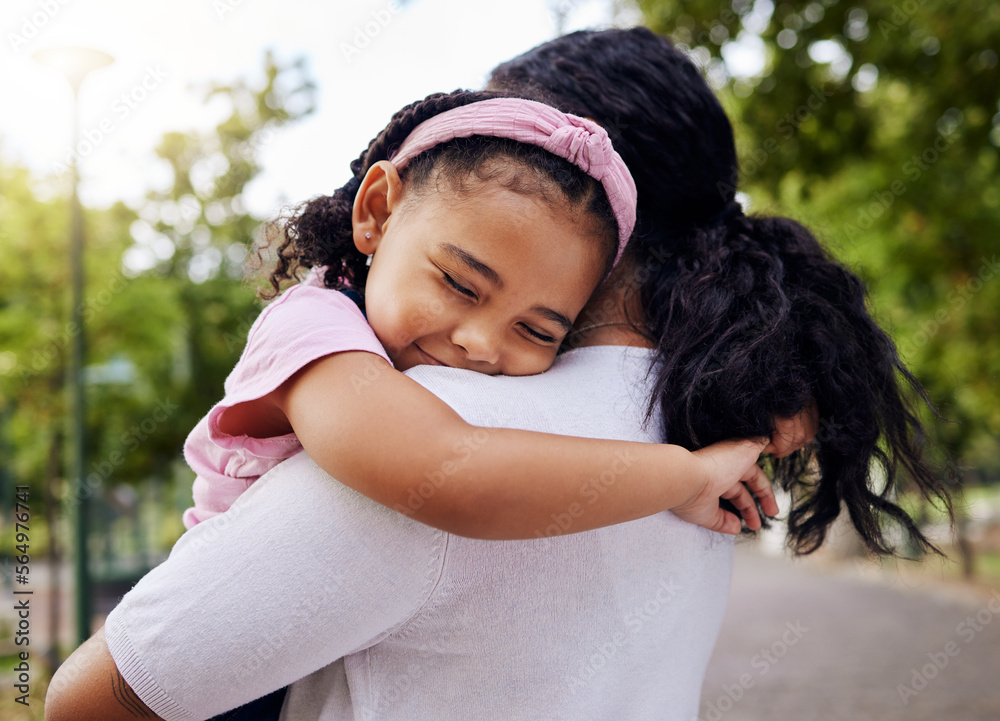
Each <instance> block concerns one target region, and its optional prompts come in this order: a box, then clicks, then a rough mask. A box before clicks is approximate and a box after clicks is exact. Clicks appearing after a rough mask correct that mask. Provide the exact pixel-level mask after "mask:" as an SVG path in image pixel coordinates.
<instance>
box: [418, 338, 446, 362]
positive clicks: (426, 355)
mask: <svg viewBox="0 0 1000 721" xmlns="http://www.w3.org/2000/svg"><path fill="white" fill-rule="evenodd" d="M413 347H414V348H416V349H417V353H419V354H420V357H421V358H423V359H424V365H429V366H446V367H450V366H448V364H447V363H442V362H441V361H439V360H438V359H437V358H435V357H434V356H432V355H431V354H430V353H428V352H427V351H425V350H424V349H423V348H421V347H420V346H418V345H417V344H416V343H414V344H413Z"/></svg>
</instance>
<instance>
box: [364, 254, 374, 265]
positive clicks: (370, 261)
mask: <svg viewBox="0 0 1000 721" xmlns="http://www.w3.org/2000/svg"><path fill="white" fill-rule="evenodd" d="M374 257H375V254H374V253H369V255H368V260H366V261H365V265H366V266H368V267H369V268H371V267H372V258H374Z"/></svg>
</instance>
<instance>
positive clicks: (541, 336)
mask: <svg viewBox="0 0 1000 721" xmlns="http://www.w3.org/2000/svg"><path fill="white" fill-rule="evenodd" d="M520 325H521V327H522V328H523V329H524V330H525V332H527V333H528V334H529V335H530V336H531V337H532V338H535V339H537V340H538V341H540V342H542V343H555V342H556V339H555V338H553V337H552V336H550V335H547V334H546V333H540V332H539V331H537V330H535V329H534V328H532V327H531V326H530V325H527V324H525V323H521V324H520Z"/></svg>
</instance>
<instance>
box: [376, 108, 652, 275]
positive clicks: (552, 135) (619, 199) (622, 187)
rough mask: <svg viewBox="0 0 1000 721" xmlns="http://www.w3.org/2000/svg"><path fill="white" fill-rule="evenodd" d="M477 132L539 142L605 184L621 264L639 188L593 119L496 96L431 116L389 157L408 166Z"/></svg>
mask: <svg viewBox="0 0 1000 721" xmlns="http://www.w3.org/2000/svg"><path fill="white" fill-rule="evenodd" d="M473 135H484V136H488V137H495V138H507V139H509V140H516V141H518V142H520V143H527V144H529V145H537V146H538V147H540V148H542V149H544V150H547V151H548V152H550V153H552V154H553V155H555V156H558V157H560V158H563V159H564V160H567V161H569V162H570V163H572V164H573V165H575V166H576V167H578V168H580V170H582V171H583V172H585V173H587V175H589V176H590V177H592V178H593V179H594V180H596V181H598V182H600V183H601V185H602V186H604V191H605V193H607V196H608V202H609V203H610V204H611V210H612V211H613V212H614V214H615V219H616V220H617V221H618V253H617V254H616V255H615V261H614V262H615V264H616V265H617V263H618V261H619V259H620V258H621V256H622V253H623V252H624V250H625V245H626V243H628V239H629V238H630V237H631V235H632V231H633V230H634V228H635V213H636V210H635V205H636V189H635V181H634V180H633V179H632V175H631V173H629V171H628V168H627V167H625V162H624V161H623V160H622V159H621V156H620V155H618V153H617V152H616V151H615V149H614V147H612V145H611V139H610V138H609V137H608V133H607V131H606V130H604V128H602V127H601V126H600V125H598V124H597V123H595V122H594V121H592V120H588V119H586V118H581V117H579V116H577V115H569V114H567V113H563V112H560V111H559V110H556V109H555V108H553V107H550V106H548V105H545V104H544V103H538V102H535V101H534V100H522V99H520V98H492V99H490V100H481V101H479V102H477V103H470V104H469V105H463V106H462V107H459V108H453V109H452V110H447V111H445V112H443V113H440V114H438V115H435V116H434V117H433V118H430V119H428V120H425V121H424V122H422V123H421V124H420V125H418V126H417V127H416V128H414V129H413V132H412V133H410V134H409V135H408V136H407V138H406V140H404V141H403V143H402V144H401V145H400V146H399V149H398V150H397V151H396V152H395V153H393V155H392V157H390V158H389V161H390V162H391V163H392V164H393V165H395V166H396V168H397V169H399V170H402V169H403V168H404V167H406V165H407V163H409V162H410V161H411V160H413V159H414V158H415V157H417V156H418V155H420V154H421V153H423V152H425V151H427V150H430V149H431V148H433V147H434V146H436V145H440V144H441V143H446V142H448V141H449V140H454V139H455V138H468V137H472V136H473Z"/></svg>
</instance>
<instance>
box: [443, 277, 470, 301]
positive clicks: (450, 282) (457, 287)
mask: <svg viewBox="0 0 1000 721" xmlns="http://www.w3.org/2000/svg"><path fill="white" fill-rule="evenodd" d="M441 272H442V274H443V275H444V280H445V282H446V283H447V284H448V285H450V286H451V287H452V289H453V290H455V292H457V293H461V294H462V295H464V296H466V297H467V298H471V299H472V300H478V298H479V297H478V296H477V295H476V293H475V291H473V290H471V289H469V288H466V287H465V286H464V285H462V284H461V283H459V282H458V281H456V280H455V279H454V278H452V277H451V276H450V275H448V273H447V272H445V271H441Z"/></svg>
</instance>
